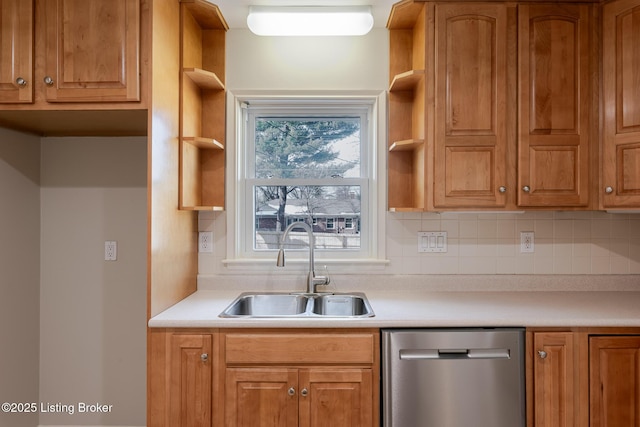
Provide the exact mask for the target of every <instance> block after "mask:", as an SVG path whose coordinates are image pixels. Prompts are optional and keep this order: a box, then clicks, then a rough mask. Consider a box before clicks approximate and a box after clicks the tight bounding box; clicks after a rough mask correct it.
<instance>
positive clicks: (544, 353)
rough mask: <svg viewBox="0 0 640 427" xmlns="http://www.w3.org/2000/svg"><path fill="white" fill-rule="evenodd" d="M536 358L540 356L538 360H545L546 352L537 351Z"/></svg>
mask: <svg viewBox="0 0 640 427" xmlns="http://www.w3.org/2000/svg"><path fill="white" fill-rule="evenodd" d="M538 356H540V359H546V358H547V352H546V351H543V350H538Z"/></svg>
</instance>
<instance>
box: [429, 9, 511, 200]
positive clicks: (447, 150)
mask: <svg viewBox="0 0 640 427" xmlns="http://www.w3.org/2000/svg"><path fill="white" fill-rule="evenodd" d="M435 10H436V12H435V14H436V16H435V26H436V27H435V39H436V55H435V90H436V93H435V103H436V104H435V106H436V107H435V140H434V148H435V152H434V206H435V207H436V208H440V207H503V206H505V205H506V203H507V194H506V193H505V192H504V190H508V188H507V187H508V186H509V185H508V183H507V176H508V171H507V168H508V167H509V165H511V167H513V162H509V160H508V153H507V150H508V147H507V114H508V113H509V112H510V109H508V108H507V32H508V31H507V6H506V5H504V4H474V3H466V4H438V5H436V9H435ZM501 187H503V191H501Z"/></svg>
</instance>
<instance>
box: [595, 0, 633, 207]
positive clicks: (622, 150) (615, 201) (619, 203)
mask: <svg viewBox="0 0 640 427" xmlns="http://www.w3.org/2000/svg"><path fill="white" fill-rule="evenodd" d="M602 27H603V32H602V39H603V40H602V43H603V64H602V73H603V97H604V111H603V113H604V115H603V116H604V123H603V125H604V129H603V147H602V181H601V186H600V189H601V192H602V193H601V194H602V198H601V201H602V203H601V205H602V207H603V208H640V43H639V42H638V40H640V1H639V0H617V1H613V2H611V3H607V4H605V5H604V6H603V26H602Z"/></svg>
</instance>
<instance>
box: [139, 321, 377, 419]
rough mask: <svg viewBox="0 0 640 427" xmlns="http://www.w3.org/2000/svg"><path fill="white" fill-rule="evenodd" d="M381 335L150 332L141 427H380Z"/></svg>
mask: <svg viewBox="0 0 640 427" xmlns="http://www.w3.org/2000/svg"><path fill="white" fill-rule="evenodd" d="M379 353H380V339H379V330H378V329H355V330H354V329H331V330H325V329H304V330H303V329H292V330H289V329H272V330H269V329H251V330H248V329H230V330H219V329H193V330H186V329H185V330H180V329H152V330H150V332H149V369H148V376H149V380H148V382H149V390H148V401H149V402H148V411H149V412H148V416H147V426H148V427H180V426H183V427H204V426H206V427H212V426H213V427H222V426H225V427H288V426H292V427H293V426H300V427H320V426H327V427H329V426H331V427H337V426H340V427H377V426H378V425H379V418H380V412H379V411H380V402H379V401H380V384H379V381H380V368H379V366H380V363H379V362H380V358H379Z"/></svg>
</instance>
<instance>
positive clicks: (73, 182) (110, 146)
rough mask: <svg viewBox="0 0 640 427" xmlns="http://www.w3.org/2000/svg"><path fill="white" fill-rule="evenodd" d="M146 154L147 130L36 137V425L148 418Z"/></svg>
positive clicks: (126, 421)
mask: <svg viewBox="0 0 640 427" xmlns="http://www.w3.org/2000/svg"><path fill="white" fill-rule="evenodd" d="M146 162H147V155H146V138H43V139H42V174H41V185H42V188H41V202H40V203H41V212H42V223H41V224H42V225H41V283H40V299H39V301H40V396H39V401H40V402H43V403H44V404H45V405H48V404H51V405H54V406H53V408H52V410H49V411H44V412H42V413H41V414H40V425H42V426H45V425H84V426H92V425H127V426H132V425H139V426H142V425H145V424H146V420H145V417H146V412H145V409H146V379H145V378H146V376H145V370H146V368H145V367H146V346H145V342H146V250H147V248H146V241H147V239H146V230H147V224H146V217H147V209H146V208H147V207H146V201H147V193H146V166H145V165H146ZM105 240H115V241H117V243H118V258H117V261H111V262H107V261H104V241H105ZM35 304H37V300H36V302H35ZM35 366H37V365H35ZM80 403H88V404H94V405H95V404H96V403H100V404H104V405H112V406H111V408H110V410H109V411H108V412H106V413H102V414H99V413H79V411H80V409H81V408H80V405H79V404H80ZM57 404H61V405H67V407H56V406H55V405H57ZM71 406H72V407H73V408H70V407H71ZM60 409H61V410H60ZM69 409H72V410H73V411H71V410H69ZM70 412H73V414H72V413H70Z"/></svg>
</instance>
